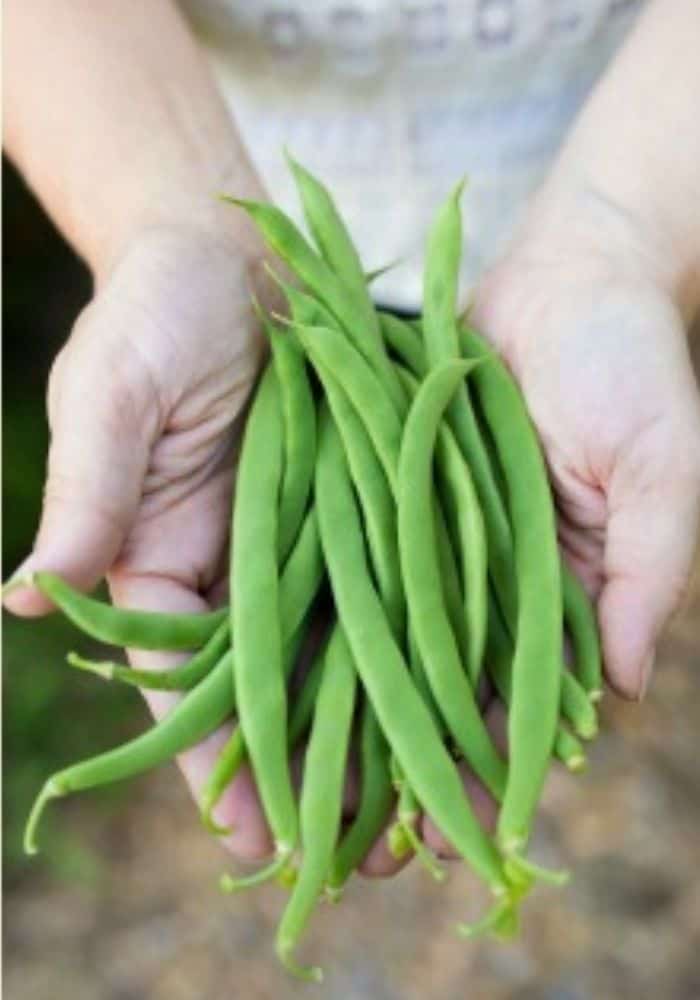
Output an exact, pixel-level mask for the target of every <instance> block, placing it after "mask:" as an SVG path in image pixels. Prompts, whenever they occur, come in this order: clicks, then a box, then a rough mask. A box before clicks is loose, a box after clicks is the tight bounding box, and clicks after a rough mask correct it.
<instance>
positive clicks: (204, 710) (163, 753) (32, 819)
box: [24, 652, 235, 854]
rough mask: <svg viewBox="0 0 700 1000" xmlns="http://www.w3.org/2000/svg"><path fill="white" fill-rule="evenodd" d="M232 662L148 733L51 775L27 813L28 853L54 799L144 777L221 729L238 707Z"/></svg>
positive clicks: (221, 663) (227, 661) (220, 664)
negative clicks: (149, 771)
mask: <svg viewBox="0 0 700 1000" xmlns="http://www.w3.org/2000/svg"><path fill="white" fill-rule="evenodd" d="M232 659H233V655H232V653H231V652H228V653H226V654H225V655H224V656H223V657H222V658H221V659H220V660H219V662H218V663H217V665H216V667H214V669H213V670H212V671H211V673H209V674H208V675H207V676H206V677H205V678H204V680H202V681H200V683H199V684H198V685H197V687H195V688H193V689H192V690H191V691H189V692H188V693H187V694H186V695H185V696H184V698H183V699H182V700H181V701H179V702H178V703H177V704H176V705H175V707H174V708H173V709H172V710H171V711H170V712H169V713H168V715H166V716H165V718H164V719H162V720H161V721H160V722H158V723H156V724H155V725H154V726H152V727H151V728H150V729H149V730H147V731H146V732H145V733H142V734H141V735H140V736H137V737H136V738H135V739H133V740H130V741H129V742H128V743H125V744H123V745H122V746H120V747H116V748H115V749H114V750H108V751H107V752H106V753H102V754H99V755H98V756H96V757H92V758H90V759H89V760H86V761H81V762H80V763H78V764H73V765H72V766H71V767H67V768H65V769H63V770H62V771H58V772H57V773H56V774H53V775H52V776H51V777H50V778H49V779H48V780H47V781H46V783H45V784H44V787H43V788H42V790H41V792H40V793H39V795H38V796H37V799H36V801H35V803H34V805H33V807H32V810H31V812H30V814H29V819H28V821H27V827H26V832H25V837H24V849H25V851H26V852H27V854H35V853H36V852H37V846H36V829H37V826H38V824H39V820H40V819H41V815H42V813H43V811H44V808H45V806H46V804H47V803H48V801H49V800H50V799H55V798H59V797H60V796H63V795H68V794H69V793H70V792H77V791H81V790H83V789H87V788H94V787H96V786H97V785H106V784H109V783H110V782H112V781H120V780H122V779H123V778H131V777H133V776H134V775H137V774H141V773H142V772H143V771H147V770H148V769H149V768H152V767H156V766H157V765H158V764H162V763H163V762H164V761H166V760H170V758H171V757H174V756H176V755H177V754H179V753H182V751H183V750H187V749H188V748H189V747H191V746H193V745H194V744H195V743H198V742H199V740H201V739H203V738H204V737H205V736H208V735H209V734H210V733H212V732H213V731H214V730H215V729H216V728H217V726H219V725H221V723H222V722H223V721H224V720H225V719H226V718H227V717H228V716H229V715H230V714H231V711H232V709H233V706H234V703H235V696H234V688H233V674H232V671H231V661H232Z"/></svg>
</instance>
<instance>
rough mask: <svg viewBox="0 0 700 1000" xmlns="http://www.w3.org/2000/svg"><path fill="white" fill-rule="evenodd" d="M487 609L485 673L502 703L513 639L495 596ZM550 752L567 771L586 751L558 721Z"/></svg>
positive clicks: (579, 765) (577, 767)
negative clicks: (488, 611)
mask: <svg viewBox="0 0 700 1000" xmlns="http://www.w3.org/2000/svg"><path fill="white" fill-rule="evenodd" d="M490 603H491V610H490V615H489V620H488V642H487V650H486V662H487V663H488V670H489V676H490V678H491V680H492V681H493V683H494V686H495V688H496V690H497V691H498V694H499V696H500V698H501V701H502V702H503V704H504V705H510V689H511V682H512V673H511V662H512V658H513V643H512V641H511V637H510V633H509V632H508V630H507V628H506V627H505V625H504V624H503V620H502V618H501V611H500V608H498V607H497V605H496V601H495V599H493V598H492V600H491V602H490ZM554 755H555V756H556V757H558V758H559V760H560V761H561V762H562V763H563V764H565V765H566V767H567V768H568V769H569V770H570V771H581V770H583V768H584V767H585V765H586V755H585V752H584V749H583V747H582V746H581V744H580V743H579V741H578V740H577V739H576V737H575V736H573V735H572V734H571V733H569V732H568V730H566V729H565V728H564V726H563V725H562V724H561V722H560V723H559V725H558V726H557V732H556V736H555V738H554Z"/></svg>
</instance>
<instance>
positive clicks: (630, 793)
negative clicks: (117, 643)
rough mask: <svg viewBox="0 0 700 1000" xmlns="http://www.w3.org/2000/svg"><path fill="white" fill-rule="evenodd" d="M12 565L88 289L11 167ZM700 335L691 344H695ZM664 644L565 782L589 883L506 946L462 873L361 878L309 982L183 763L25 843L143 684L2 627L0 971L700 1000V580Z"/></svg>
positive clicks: (561, 793) (357, 992) (125, 729)
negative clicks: (203, 809) (652, 671)
mask: <svg viewBox="0 0 700 1000" xmlns="http://www.w3.org/2000/svg"><path fill="white" fill-rule="evenodd" d="M3 229H4V232H3V236H4V247H5V261H4V281H3V285H4V295H3V303H4V317H3V318H4V347H3V351H4V366H3V391H4V439H3V477H4V478H3V483H4V487H3V489H4V497H3V499H4V531H3V578H6V577H7V576H8V575H9V573H11V571H12V570H13V569H14V567H15V566H16V565H17V564H18V563H19V562H20V561H21V559H22V558H23V557H24V556H25V555H26V554H27V552H28V551H29V548H30V546H31V542H32V537H33V533H34V531H35V529H36V525H37V519H38V514H39V507H40V498H41V488H42V482H43V475H44V464H45V458H46V447H47V426H46V418H45V407H44V394H45V388H46V379H47V375H48V371H49V368H50V364H51V360H52V358H53V357H54V355H55V353H56V352H57V350H58V349H59V347H60V346H61V344H62V342H63V341H64V339H65V337H66V336H67V334H68V332H69V330H70V327H71V324H72V322H73V320H74V319H75V317H76V315H77V313H78V312H79V310H80V309H81V307H82V306H83V304H84V303H85V302H86V301H87V300H88V298H89V295H90V280H89V276H88V274H87V273H86V271H85V269H84V268H83V267H82V265H81V264H80V263H79V262H78V261H77V260H76V259H75V257H74V256H73V254H72V253H71V252H70V250H69V249H68V248H67V247H66V245H65V244H64V243H63V241H62V240H61V238H60V237H59V236H58V235H57V233H56V232H55V231H54V229H53V228H52V226H51V224H50V223H49V222H48V220H47V219H46V217H45V216H44V215H43V213H42V211H41V209H40V208H39V207H38V206H37V204H36V203H35V202H34V200H33V199H32V197H31V195H30V194H29V193H28V192H27V190H26V189H25V187H24V186H23V184H22V182H21V181H20V180H19V178H18V177H17V175H16V174H15V172H14V171H13V170H12V168H11V167H9V166H8V165H7V163H3ZM699 342H700V337H698V338H696V344H698V346H700V343H699ZM698 575H699V574H698V573H696V586H695V588H694V591H693V593H692V594H691V597H690V600H689V602H688V605H687V607H686V608H685V609H684V611H683V613H682V614H681V615H680V616H679V617H678V618H677V620H676V621H675V622H674V624H673V626H672V628H671V629H670V631H669V634H668V636H667V638H666V639H665V640H664V643H663V647H662V650H661V653H660V657H659V667H658V671H657V675H656V678H655V682H654V684H653V685H652V689H651V692H650V694H649V696H648V698H647V700H646V701H645V703H644V704H643V705H625V704H622V703H621V702H619V701H617V700H615V699H614V698H613V696H612V695H609V696H608V698H607V700H606V702H605V704H604V708H603V725H602V735H601V736H600V738H599V740H598V741H597V743H596V744H595V745H594V746H593V747H592V748H591V752H590V765H589V769H588V772H587V773H586V774H585V775H584V776H582V777H576V778H574V777H572V776H570V775H567V774H565V773H563V772H562V771H561V770H558V771H556V772H555V773H553V775H552V778H551V780H550V783H549V785H548V789H547V795H546V802H545V808H544V810H543V813H542V818H541V822H540V825H539V828H538V831H537V837H536V842H535V846H534V853H535V854H536V855H537V856H538V857H540V858H542V859H544V860H545V861H547V862H555V863H557V864H565V865H566V866H568V867H570V868H571V870H572V873H573V879H572V883H571V885H570V886H569V887H568V888H567V889H565V890H564V891H554V890H547V889H546V888H542V889H540V890H539V891H537V892H536V893H535V894H534V896H533V898H532V899H531V901H529V902H528V903H527V904H526V906H525V908H524V918H525V919H524V925H523V934H522V937H521V938H520V940H519V941H517V942H516V943H515V944H511V945H505V946H503V945H501V946H499V945H496V944H492V943H489V942H483V943H479V944H471V945H467V944H465V943H464V942H460V941H459V940H458V939H457V938H456V937H455V935H454V934H453V933H452V925H453V923H454V922H455V921H456V920H460V919H463V918H465V917H470V916H474V915H476V914H477V913H478V912H479V908H480V905H479V904H480V903H482V902H483V900H482V899H481V897H480V896H479V895H478V892H477V891H476V889H475V885H474V883H473V882H472V880H471V879H470V878H469V876H468V875H467V874H466V873H465V872H464V871H462V870H461V869H459V868H457V867H454V868H453V870H452V871H451V875H450V878H449V881H448V883H447V885H446V886H436V885H435V884H434V883H431V881H430V880H429V879H428V877H427V876H426V875H425V874H424V873H423V872H422V871H420V870H418V869H417V868H416V867H415V866H413V865H410V866H409V867H408V868H407V869H405V870H404V871H403V872H402V873H401V874H400V875H399V876H398V877H397V878H395V879H393V880H391V881H389V882H382V883H372V882H367V881H357V882H356V883H354V884H352V885H351V886H350V887H349V888H348V891H347V893H346V897H345V899H344V900H343V902H342V904H341V905H340V906H338V907H330V906H327V907H324V908H322V909H321V910H320V911H319V913H318V915H317V918H316V920H315V922H314V924H313V928H312V930H311V933H310V934H309V936H308V940H307V945H306V947H305V954H306V955H308V956H309V958H311V959H313V960H319V961H321V962H322V963H323V964H324V965H325V968H326V980H325V983H324V984H323V986H321V987H317V988H314V987H311V986H304V985H297V984H296V983H294V982H290V980H289V979H288V977H287V976H286V975H285V974H283V973H282V972H281V971H280V970H279V969H278V967H277V965H276V964H275V961H274V958H273V956H272V953H271V941H272V935H273V932H274V926H275V923H276V919H277V916H278V914H279V913H280V911H281V905H282V901H283V898H282V891H281V890H279V889H277V888H274V887H270V888H267V889H263V890H260V891H257V892H255V893H254V894H251V895H249V896H247V897H243V898H240V897H239V898H230V897H229V898H226V897H222V896H220V895H219V893H218V891H217V887H216V883H217V878H218V875H219V874H220V872H221V870H222V869H223V867H224V866H225V865H226V864H227V863H228V862H227V857H226V856H225V855H224V853H223V852H222V851H221V849H220V848H219V847H218V846H217V845H216V843H214V842H213V841H212V840H211V838H210V837H209V836H208V835H207V834H206V833H205V832H204V831H203V829H202V828H201V827H200V825H199V821H198V819H197V816H196V813H195V811H194V809H193V807H192V804H191V802H190V800H189V799H188V796H187V793H186V791H185V788H184V784H183V783H182V782H181V781H180V780H179V778H178V776H177V772H176V770H175V768H174V766H172V765H170V766H169V767H167V768H164V769H162V770H160V771H158V772H155V773H153V774H150V775H147V776H145V777H144V778H142V779H140V780H138V781H135V782H132V783H130V784H128V785H119V786H115V787H113V788H110V789H108V790H106V791H104V792H91V793H88V794H85V795H83V796H76V797H73V798H72V799H69V800H66V801H65V802H62V803H60V804H58V805H56V806H54V808H53V809H50V810H49V811H48V814H47V817H46V821H45V825H44V827H43V830H42V838H41V839H42V854H41V855H39V856H38V857H37V858H35V859H31V860H29V859H26V858H24V857H23V855H22V852H21V832H22V827H23V824H24V821H25V818H26V815H27V811H28V808H29V806H30V804H31V801H32V799H33V797H34V795H35V794H36V792H37V791H38V789H39V787H40V785H41V783H42V782H43V780H44V779H45V777H46V776H47V775H48V774H49V773H50V772H51V771H53V770H55V769H56V768H58V767H61V766H63V765H65V764H67V763H68V762H72V761H74V760H76V759H77V758H79V757H81V756H84V755H89V754H91V753H93V752H96V751H97V750H99V749H103V748H107V747H109V746H111V745H113V744H115V743H117V742H120V741H122V740H123V739H124V738H126V737H128V736H129V735H131V734H133V733H136V732H137V731H139V730H140V729H142V728H143V726H144V725H145V724H146V722H147V716H146V712H145V709H144V708H143V706H142V704H141V701H140V698H139V696H138V694H137V693H136V692H135V691H131V690H122V689H119V688H118V687H116V686H110V685H107V684H104V683H103V682H101V681H100V680H99V679H96V678H91V677H87V676H83V675H77V674H76V673H75V672H73V671H71V670H70V669H69V668H67V667H66V666H65V664H64V657H65V653H66V652H67V651H68V650H69V649H72V648H75V647H76V646H77V647H78V648H79V649H82V650H84V651H86V652H87V653H90V652H97V653H99V652H100V651H99V650H98V649H95V648H94V647H93V649H92V650H91V649H90V648H89V646H88V645H87V644H86V641H85V640H84V639H82V638H81V637H78V636H76V634H75V633H74V632H73V630H72V629H71V628H70V627H69V626H67V625H66V624H65V623H64V622H62V621H61V620H60V619H59V618H58V617H56V616H51V617H49V618H47V619H44V620H43V621H40V622H36V621H35V622H21V621H17V620H13V619H11V618H9V617H8V616H4V617H3V628H4V638H3V646H4V668H5V669H4V709H3V710H4V751H5V754H4V760H5V766H4V783H3V798H4V885H5V920H4V942H3V944H4V973H5V993H4V995H5V997H6V998H7V1000H49V998H52V1000H53V998H55V996H56V995H57V992H58V991H60V993H61V995H64V994H65V995H66V996H69V997H71V1000H83V998H85V1000H88V998H89V1000H143V998H148V1000H220V998H224V997H226V998H231V997H236V998H238V997H240V998H245V1000H249V998H250V1000H253V998H255V1000H258V998H260V1000H267V998H273V997H274V998H276V1000H277V998H281V997H290V998H292V997H297V996H299V997H301V996H322V997H324V998H332V1000H354V998H358V1000H359V998H361V997H362V998H364V997H367V998H371V1000H414V998H416V1000H417V998H421V1000H423V998H426V997H439V998H440V1000H464V998H469V1000H627V998H630V1000H632V998H634V1000H640V998H654V1000H697V998H698V997H700V874H699V873H700V768H699V767H698V758H699V756H700V587H699V586H698V585H697V579H698Z"/></svg>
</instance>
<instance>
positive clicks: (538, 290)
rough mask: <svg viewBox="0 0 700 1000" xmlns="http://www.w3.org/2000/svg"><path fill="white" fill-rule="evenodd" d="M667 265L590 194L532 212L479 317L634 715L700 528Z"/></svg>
mask: <svg viewBox="0 0 700 1000" xmlns="http://www.w3.org/2000/svg"><path fill="white" fill-rule="evenodd" d="M664 250H665V248H664V247H663V244H661V243H655V242H654V237H653V235H652V234H650V233H645V232H644V231H643V229H642V227H641V226H638V225H636V223H635V221H634V220H633V219H631V218H629V217H627V216H626V215H625V213H623V212H622V211H620V210H618V209H616V207H615V206H614V205H611V204H609V203H608V202H606V201H605V200H603V199H599V198H597V197H596V195H595V194H593V193H592V192H585V193H581V195H580V197H578V198H577V199H574V201H573V204H572V203H571V202H570V201H568V200H567V204H566V207H565V208H563V207H562V208H561V209H559V210H557V206H555V207H554V210H553V209H552V206H551V205H548V204H546V203H544V202H542V203H540V204H539V205H538V204H537V203H535V207H534V209H533V211H532V213H531V216H530V218H529V220H528V221H527V222H526V224H525V225H524V226H523V228H522V230H521V233H520V236H519V238H518V239H517V240H516V241H515V242H514V244H513V246H512V248H511V250H510V251H509V253H508V254H507V255H506V256H505V257H504V258H503V260H502V261H501V262H500V263H499V264H498V265H497V266H495V267H494V268H493V269H492V270H491V271H490V272H489V273H487V274H486V275H485V277H484V280H483V282H482V284H481V286H480V287H479V289H478V291H477V295H476V297H475V300H474V305H473V308H472V311H471V313H470V319H471V321H472V322H473V323H474V325H475V326H476V327H478V328H480V329H482V330H483V331H484V332H485V334H486V335H488V336H489V337H490V338H491V339H492V341H493V342H494V343H495V345H496V346H497V348H498V350H499V351H500V352H501V353H502V355H503V356H504V357H505V359H506V361H507V363H508V364H509V366H510V367H511V369H512V371H513V373H514V375H515V377H516V379H517V380H518V382H519V383H520V386H521V389H522V391H523V393H524V396H525V399H526V402H527V405H528V408H529V410H530V413H531V416H532V418H533V421H534V423H535V425H536V427H537V430H538V432H539V435H540V439H541V441H542V444H543V446H544V451H545V455H546V459H547V463H548V466H549V473H550V477H551V481H552V484H553V488H554V493H555V499H556V504H557V509H558V515H559V535H560V542H561V546H562V549H563V552H564V554H565V557H566V558H567V560H568V562H569V563H570V565H571V566H572V568H573V569H574V570H575V572H576V573H577V574H578V575H579V576H580V577H581V579H582V580H583V581H584V583H585V585H586V587H587V588H588V590H589V592H590V594H591V595H592V596H593V597H594V598H596V599H597V602H598V615H599V621H600V627H601V634H602V643H603V654H604V664H605V669H606V675H607V680H608V682H609V684H610V685H611V686H612V687H613V688H614V689H615V690H616V691H617V692H619V693H620V694H622V695H624V696H626V697H628V698H633V699H638V698H641V697H642V696H643V694H644V692H645V690H646V687H647V684H648V682H649V677H650V673H651V669H652V665H653V662H654V653H655V648H656V645H657V641H658V639H659V636H660V634H661V632H662V630H663V628H664V626H665V625H666V623H667V622H668V620H669V618H670V617H671V616H672V614H673V613H674V612H675V611H677V610H678V609H679V608H680V607H681V605H682V604H683V600H684V595H685V594H686V592H687V589H688V585H689V575H690V573H691V568H692V565H693V556H694V551H695V546H696V544H697V537H698V521H699V514H700V398H699V395H698V387H697V383H696V380H695V376H694V374H693V369H692V364H691V360H690V353H689V345H688V332H687V330H686V324H687V319H684V317H683V316H682V315H681V311H680V309H679V307H678V306H677V305H676V303H675V300H674V294H673V288H671V287H668V284H667V283H666V282H665V280H664V277H663V276H664V271H665V268H664V262H663V261H662V260H661V259H660V258H661V257H662V255H663V253H664Z"/></svg>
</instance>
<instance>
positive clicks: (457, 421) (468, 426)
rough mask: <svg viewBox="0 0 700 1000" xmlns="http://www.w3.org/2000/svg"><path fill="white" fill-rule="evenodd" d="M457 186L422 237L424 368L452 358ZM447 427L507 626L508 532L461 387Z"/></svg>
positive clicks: (513, 610) (455, 352) (511, 608)
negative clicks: (459, 454)
mask: <svg viewBox="0 0 700 1000" xmlns="http://www.w3.org/2000/svg"><path fill="white" fill-rule="evenodd" d="M462 188H463V184H458V185H457V187H456V188H455V189H454V190H453V192H452V194H451V195H450V197H449V198H447V200H446V201H445V203H444V205H443V206H442V207H441V209H440V210H439V212H438V215H437V218H436V220H435V222H434V224H433V226H432V228H431V231H430V234H429V237H428V247H427V251H426V262H425V275H424V296H423V297H424V301H423V317H422V328H423V339H424V341H425V354H426V359H427V361H428V364H429V366H430V367H434V366H435V365H437V364H439V363H440V362H441V361H448V360H450V359H454V358H458V357H459V356H460V345H459V340H458V335H457V322H456V312H457V286H458V278H459V262H460V256H461V249H462V217H461V212H460V207H459V199H460V195H461V192H462ZM447 413H448V422H449V424H450V426H451V427H452V430H453V431H454V434H455V437H456V438H457V442H458V444H459V446H460V448H461V449H462V451H463V453H464V456H465V458H466V459H467V461H468V463H469V468H470V471H471V474H472V476H473V478H474V484H475V486H476V491H477V494H478V496H479V500H480V501H481V507H482V510H483V512H484V522H485V527H486V535H487V542H488V551H489V570H490V572H491V574H492V576H493V578H494V580H495V583H496V588H497V593H498V597H499V601H500V602H501V603H502V605H503V607H504V610H505V612H506V618H507V620H508V621H515V619H516V615H517V603H516V600H515V594H514V590H513V585H512V571H511V550H512V541H511V532H510V526H509V524H508V518H507V516H506V511H505V509H504V507H503V503H502V501H501V496H500V494H499V491H498V485H497V483H496V480H495V477H494V473H493V469H492V467H491V463H490V461H489V457H488V454H487V452H486V449H485V446H484V443H483V441H482V438H481V434H480V431H479V427H478V425H477V422H476V417H475V415H474V411H473V408H472V405H471V401H470V391H469V389H468V387H467V386H466V385H464V386H462V387H460V389H459V390H458V392H457V393H455V396H454V397H453V399H452V401H451V403H450V406H449V408H448V411H447Z"/></svg>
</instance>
